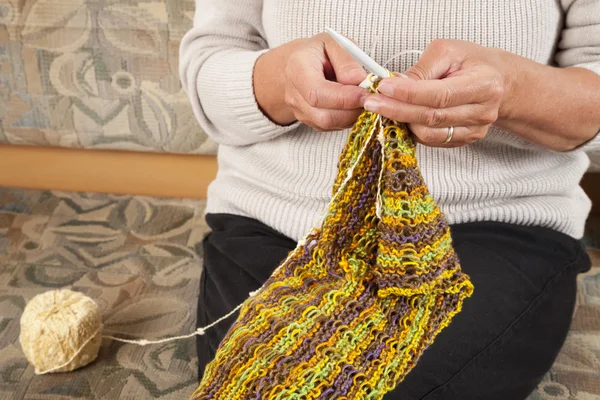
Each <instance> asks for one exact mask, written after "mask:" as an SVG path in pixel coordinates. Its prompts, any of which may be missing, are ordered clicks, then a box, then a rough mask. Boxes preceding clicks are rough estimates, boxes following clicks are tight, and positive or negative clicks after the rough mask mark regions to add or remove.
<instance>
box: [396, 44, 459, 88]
mask: <svg viewBox="0 0 600 400" xmlns="http://www.w3.org/2000/svg"><path fill="white" fill-rule="evenodd" d="M443 42H444V41H442V40H440V41H434V42H432V43H431V44H430V45H429V46H427V48H426V49H425V51H423V54H421V57H420V58H419V61H417V63H416V64H414V65H413V66H412V67H410V68H409V69H408V70H407V71H406V72H404V75H406V76H407V77H408V78H409V79H412V80H416V81H418V80H429V79H440V78H443V77H444V76H446V75H447V74H448V73H449V71H450V69H451V66H452V60H451V58H450V54H449V52H448V49H447V48H444V45H443Z"/></svg>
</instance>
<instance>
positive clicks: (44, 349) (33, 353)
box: [19, 290, 102, 375]
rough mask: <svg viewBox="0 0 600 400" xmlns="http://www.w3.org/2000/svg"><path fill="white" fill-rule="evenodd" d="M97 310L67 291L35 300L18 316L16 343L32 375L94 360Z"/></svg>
mask: <svg viewBox="0 0 600 400" xmlns="http://www.w3.org/2000/svg"><path fill="white" fill-rule="evenodd" d="M101 331H102V320H101V317H100V311H99V310H98V306H97V305H96V303H94V301H93V300H92V299H90V298H89V297H87V296H85V295H83V294H81V293H78V292H73V291H71V290H53V291H49V292H45V293H42V294H39V295H37V296H35V297H34V298H33V299H32V300H31V301H30V302H29V303H27V306H26V307H25V310H24V311H23V315H22V316H21V333H20V335H19V341H20V342H21V347H22V348H23V352H24V353H25V357H27V360H28V361H29V362H30V363H31V365H33V366H34V367H35V373H36V374H39V375H41V374H46V373H49V372H65V371H73V370H74V369H77V368H80V367H83V366H85V365H87V364H89V363H91V362H92V361H94V360H95V359H96V357H97V356H98V350H99V349H100V343H101V341H102V337H101V335H100V333H101Z"/></svg>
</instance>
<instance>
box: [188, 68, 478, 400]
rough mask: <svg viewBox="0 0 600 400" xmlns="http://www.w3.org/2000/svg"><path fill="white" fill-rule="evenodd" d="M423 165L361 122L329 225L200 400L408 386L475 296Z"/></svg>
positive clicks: (244, 332)
mask: <svg viewBox="0 0 600 400" xmlns="http://www.w3.org/2000/svg"><path fill="white" fill-rule="evenodd" d="M366 82H372V80H371V79H368V80H366ZM376 86H377V82H375V83H372V84H371V90H372V91H376ZM415 156H416V148H415V142H414V141H413V139H412V137H411V136H410V134H409V132H408V130H407V128H406V126H405V125H404V124H401V123H397V122H395V121H392V120H388V119H386V118H384V117H382V116H380V115H378V114H374V113H371V112H368V111H364V112H363V113H362V115H361V116H360V117H359V119H358V121H357V123H356V125H355V126H354V128H353V129H352V131H351V133H350V135H349V138H348V142H347V144H346V146H345V148H344V150H343V152H342V154H341V156H340V161H339V171H338V175H337V178H336V181H335V184H334V187H333V196H332V200H331V202H330V204H329V207H328V210H327V212H326V214H325V219H324V220H323V222H322V224H321V226H320V227H319V228H318V229H313V231H312V232H310V233H309V234H308V235H307V236H306V237H305V238H304V239H303V240H301V241H300V242H299V244H298V246H297V247H296V249H295V250H293V251H292V252H291V253H290V254H289V255H288V257H287V258H286V260H284V261H283V263H282V264H281V265H280V266H279V267H278V268H277V269H276V270H275V271H274V272H273V274H272V275H271V277H270V278H269V279H268V280H267V281H266V282H265V284H264V285H263V286H262V287H261V288H260V289H259V290H258V291H257V292H254V293H253V296H251V297H250V298H249V299H248V300H246V301H245V302H244V303H243V304H242V305H241V306H240V308H239V310H240V312H239V316H238V318H237V320H236V321H235V322H234V324H233V325H232V326H231V328H230V329H229V331H228V332H227V334H226V336H225V337H224V339H223V340H222V342H221V344H220V346H219V348H218V349H217V352H216V356H215V359H214V360H213V361H212V362H211V363H209V364H208V366H207V367H206V370H205V373H204V377H203V379H202V381H201V382H200V385H199V387H198V389H197V390H196V391H195V393H194V394H193V396H192V398H193V399H231V400H234V399H290V400H291V399H298V400H299V399H333V398H343V399H356V400H358V399H361V400H362V399H381V398H383V396H384V394H385V393H387V392H389V391H390V390H391V389H393V388H394V387H395V386H396V385H397V384H398V383H400V382H401V381H402V380H403V379H404V377H405V376H406V374H408V372H409V371H410V370H411V369H412V368H413V367H414V366H415V364H416V363H417V361H418V359H419V357H420V356H421V355H422V353H423V351H424V350H425V349H426V348H427V347H428V346H429V345H431V343H432V342H433V340H434V339H435V337H436V336H437V335H438V334H439V333H440V332H441V331H442V330H443V329H444V328H445V327H447V326H448V324H449V323H450V321H451V320H452V318H453V317H454V316H455V315H456V314H457V313H458V312H460V310H461V307H462V303H463V301H464V299H465V298H467V297H469V296H470V295H471V294H472V292H473V285H472V284H471V282H470V281H469V278H468V276H467V275H465V274H464V273H462V272H461V268H460V264H459V260H458V257H457V255H456V253H455V251H454V249H453V247H452V239H451V236H450V228H449V226H448V223H447V221H446V219H445V217H444V215H443V214H442V213H441V211H440V209H439V208H438V206H437V205H436V203H435V201H434V199H433V198H432V197H431V195H430V194H429V192H428V190H427V187H426V185H425V183H424V181H423V177H422V176H421V173H420V171H419V169H418V163H417V159H416V157H415Z"/></svg>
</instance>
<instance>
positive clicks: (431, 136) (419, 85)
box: [364, 39, 512, 147]
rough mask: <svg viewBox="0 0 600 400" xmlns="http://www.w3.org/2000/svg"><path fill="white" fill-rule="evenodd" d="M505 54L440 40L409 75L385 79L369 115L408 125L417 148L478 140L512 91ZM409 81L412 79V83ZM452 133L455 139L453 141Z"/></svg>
mask: <svg viewBox="0 0 600 400" xmlns="http://www.w3.org/2000/svg"><path fill="white" fill-rule="evenodd" d="M506 54H507V53H506V52H504V51H502V50H499V49H494V48H487V47H482V46H479V45H477V44H475V43H471V42H466V41H460V40H442V39H440V40H435V41H433V42H431V44H429V46H427V48H426V49H425V51H424V52H423V54H422V55H421V57H420V59H419V61H418V62H417V63H416V64H415V65H414V66H413V67H411V68H410V69H409V70H408V71H406V72H405V73H404V75H405V76H402V74H397V75H396V76H395V77H392V78H385V79H383V80H382V81H381V83H380V84H379V87H378V92H379V94H374V95H372V96H370V97H368V98H367V100H366V102H365V105H364V107H365V109H367V110H369V111H372V112H377V113H378V114H381V115H383V116H384V117H387V118H390V119H393V120H396V121H400V122H405V123H408V124H409V128H410V130H411V131H412V132H413V133H414V134H415V136H416V139H417V141H418V142H420V143H422V144H425V145H428V146H438V147H458V146H464V145H467V144H470V143H473V142H475V141H476V140H479V139H481V138H483V137H485V135H486V134H487V132H488V129H489V127H490V126H491V125H492V124H493V123H494V122H495V121H496V120H497V119H498V117H499V115H500V114H501V113H502V111H503V104H504V102H505V99H506V98H507V94H508V93H509V92H510V90H511V73H512V72H511V71H510V70H512V67H511V66H510V62H507V59H506ZM407 78H408V79H407ZM450 127H453V134H452V139H451V140H450V141H449V142H448V143H444V142H445V141H446V140H447V139H448V138H449V131H450Z"/></svg>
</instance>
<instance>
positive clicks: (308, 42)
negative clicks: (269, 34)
mask: <svg viewBox="0 0 600 400" xmlns="http://www.w3.org/2000/svg"><path fill="white" fill-rule="evenodd" d="M366 77H367V73H366V72H365V71H364V69H363V68H362V67H361V65H360V64H358V63H357V62H356V61H354V59H353V58H352V57H351V56H350V55H349V54H348V53H346V52H345V51H344V50H343V49H342V48H341V47H340V46H339V45H338V44H337V43H336V42H335V41H334V40H333V39H331V38H330V37H329V35H327V34H325V33H322V34H319V35H316V36H313V37H312V38H309V39H298V40H295V41H293V42H290V43H288V44H285V45H282V46H280V47H277V48H275V49H272V50H270V51H268V52H267V53H265V54H264V55H262V56H261V57H260V58H259V59H258V61H257V62H256V66H255V69H254V93H255V96H256V100H257V102H258V104H259V106H260V108H261V109H262V110H263V112H264V113H265V114H266V115H267V116H268V117H269V118H271V120H273V121H274V122H276V123H278V124H280V125H289V124H291V123H293V122H295V121H296V120H298V121H300V122H303V123H305V124H306V125H309V126H311V127H312V128H314V129H316V130H318V131H335V130H341V129H345V128H348V127H350V126H352V125H353V124H354V123H355V122H356V119H357V118H358V116H359V115H360V113H361V111H362V105H363V104H364V101H365V99H366V97H367V96H368V95H369V93H368V91H367V90H365V89H363V88H360V87H358V86H357V85H358V84H359V83H360V82H362V81H363V80H364V79H365V78H366Z"/></svg>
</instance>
